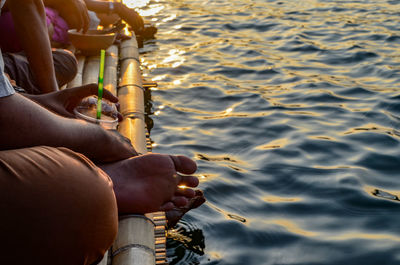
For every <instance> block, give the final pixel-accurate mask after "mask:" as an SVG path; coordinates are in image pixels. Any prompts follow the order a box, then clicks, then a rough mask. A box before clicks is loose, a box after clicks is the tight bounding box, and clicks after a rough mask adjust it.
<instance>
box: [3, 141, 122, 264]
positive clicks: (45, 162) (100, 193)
mask: <svg viewBox="0 0 400 265" xmlns="http://www.w3.org/2000/svg"><path fill="white" fill-rule="evenodd" d="M117 226H118V211H117V205H116V201H115V196H114V192H113V189H112V182H111V180H110V179H109V177H108V175H107V174H106V173H104V172H103V171H102V170H101V169H99V168H98V167H96V166H95V165H94V164H93V163H92V162H91V161H90V160H89V159H87V158H86V157H85V156H83V155H81V154H78V153H75V152H73V151H71V150H69V149H66V148H52V147H46V146H39V147H33V148H25V149H17V150H9V151H0V236H1V240H0V253H1V254H0V260H1V263H2V264H20V265H24V264H42V265H45V264H52V265H59V264H60V265H61V264H66V265H67V264H68V265H80V264H88V265H89V264H95V263H96V262H98V261H100V260H101V258H102V256H103V255H104V253H105V251H106V250H107V249H108V248H109V247H110V246H111V244H112V242H113V241H114V239H115V237H116V233H117Z"/></svg>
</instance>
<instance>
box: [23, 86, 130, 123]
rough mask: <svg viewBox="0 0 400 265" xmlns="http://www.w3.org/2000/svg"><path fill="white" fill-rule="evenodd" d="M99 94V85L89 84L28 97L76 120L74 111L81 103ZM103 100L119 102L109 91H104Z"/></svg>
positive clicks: (120, 118) (120, 117)
mask: <svg viewBox="0 0 400 265" xmlns="http://www.w3.org/2000/svg"><path fill="white" fill-rule="evenodd" d="M97 93H98V86H97V84H88V85H84V86H79V87H74V88H69V89H64V90H60V91H56V92H52V93H47V94H41V95H27V97H28V98H30V99H32V100H34V101H35V102H37V103H39V104H40V105H42V106H43V107H45V108H47V109H49V110H51V111H53V112H55V113H57V114H59V115H61V116H64V117H67V118H74V117H75V115H74V114H73V110H74V108H75V107H76V106H78V105H79V104H80V103H81V101H82V99H83V98H85V97H88V96H93V95H97ZM103 98H105V99H107V100H109V101H110V102H112V103H117V102H118V98H117V97H115V96H114V95H113V94H112V93H111V92H110V91H108V90H107V89H104V90H103ZM118 118H119V120H120V121H121V120H122V116H121V114H120V113H118Z"/></svg>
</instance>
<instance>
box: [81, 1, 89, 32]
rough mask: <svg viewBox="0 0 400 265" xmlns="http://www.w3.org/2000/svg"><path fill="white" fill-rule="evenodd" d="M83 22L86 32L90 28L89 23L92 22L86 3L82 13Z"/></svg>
mask: <svg viewBox="0 0 400 265" xmlns="http://www.w3.org/2000/svg"><path fill="white" fill-rule="evenodd" d="M82 22H83V32H84V33H86V32H87V31H88V29H89V24H90V17H89V13H88V10H87V7H86V5H85V8H84V11H83V14H82Z"/></svg>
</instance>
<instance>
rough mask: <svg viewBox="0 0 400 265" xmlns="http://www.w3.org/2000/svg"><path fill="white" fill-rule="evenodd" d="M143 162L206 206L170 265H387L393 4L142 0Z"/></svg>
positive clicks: (397, 31) (398, 71)
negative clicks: (196, 191) (185, 173)
mask: <svg viewBox="0 0 400 265" xmlns="http://www.w3.org/2000/svg"><path fill="white" fill-rule="evenodd" d="M142 11H143V14H144V15H146V19H148V20H151V21H153V23H155V24H156V25H157V27H158V33H157V35H156V39H155V40H152V41H149V42H147V43H146V44H145V46H144V48H143V49H142V52H143V54H142V66H143V70H144V74H145V75H146V76H147V77H146V78H148V79H152V80H155V81H157V82H158V84H159V87H158V88H157V89H154V90H153V91H152V100H153V107H152V113H151V115H150V116H151V118H152V119H153V120H154V128H153V129H152V130H151V138H152V140H153V141H154V152H161V153H177V154H185V155H188V156H190V157H192V158H193V159H195V160H196V161H197V162H198V165H199V170H198V173H197V174H198V176H199V177H200V178H201V184H200V187H201V188H202V189H203V190H204V192H205V194H206V197H207V198H208V202H207V203H206V204H205V205H203V206H201V207H200V208H199V209H196V210H194V211H192V212H191V213H190V214H188V215H187V216H185V218H184V220H183V222H182V223H181V224H180V225H179V227H178V229H176V230H174V231H171V234H170V238H171V239H170V240H169V249H168V256H169V261H170V263H171V264H224V265H225V264H226V265H227V264H244V265H247V264H251V265H252V264H254V265H256V264H257V265H259V264H304V265H312V264H332V265H334V264H335V265H336V264H357V265H358V264H360V265H365V264H380V265H384V264H386V265H396V264H400V202H399V197H400V172H399V171H400V93H399V84H400V1H387V0H374V1H372V0H370V1H368V0H359V1H347V0H342V1H333V0H331V1H330V0H302V1H294V0H293V1H292V0H279V1H274V0H264V1H261V0H250V1H245V0H241V1H240V0H231V1H221V0H219V1H218V0H214V1H207V0H202V1H200V0H187V1H183V0H176V1H166V0H157V1H156V0H152V1H150V2H149V3H148V5H147V6H146V7H144V8H143V9H142Z"/></svg>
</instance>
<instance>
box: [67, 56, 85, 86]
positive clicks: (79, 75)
mask: <svg viewBox="0 0 400 265" xmlns="http://www.w3.org/2000/svg"><path fill="white" fill-rule="evenodd" d="M76 59H77V60H78V72H77V73H76V76H75V78H74V79H73V80H72V81H71V82H69V83H68V85H67V88H71V87H76V86H81V85H82V75H83V68H84V65H85V56H81V55H80V56H77V57H76Z"/></svg>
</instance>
